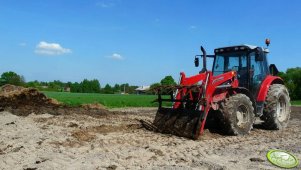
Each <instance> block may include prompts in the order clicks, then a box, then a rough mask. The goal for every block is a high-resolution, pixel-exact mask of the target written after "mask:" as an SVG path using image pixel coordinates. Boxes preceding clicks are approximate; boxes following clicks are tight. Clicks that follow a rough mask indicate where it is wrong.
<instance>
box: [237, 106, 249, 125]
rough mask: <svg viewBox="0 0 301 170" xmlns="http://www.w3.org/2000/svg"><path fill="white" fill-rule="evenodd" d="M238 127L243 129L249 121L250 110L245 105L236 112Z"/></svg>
mask: <svg viewBox="0 0 301 170" xmlns="http://www.w3.org/2000/svg"><path fill="white" fill-rule="evenodd" d="M236 119H237V126H239V127H243V126H244V125H245V124H246V123H247V122H248V121H249V119H248V109H247V107H246V106H244V105H240V106H239V107H238V109H237V111H236Z"/></svg>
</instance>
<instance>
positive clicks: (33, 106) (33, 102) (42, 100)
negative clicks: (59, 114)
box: [0, 84, 59, 115]
mask: <svg viewBox="0 0 301 170" xmlns="http://www.w3.org/2000/svg"><path fill="white" fill-rule="evenodd" d="M58 105H59V102H57V101H56V100H54V99H49V98H47V97H46V96H45V95H44V94H43V93H41V92H39V91H38V90H37V89H34V88H24V87H19V86H14V85H9V84H7V85H4V86H2V87H1V89H0V108H2V109H3V110H8V111H10V112H12V113H15V114H17V115H28V114H30V113H33V112H34V113H41V112H42V110H41V109H42V107H57V106H58Z"/></svg>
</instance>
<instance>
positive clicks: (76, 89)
mask: <svg viewBox="0 0 301 170" xmlns="http://www.w3.org/2000/svg"><path fill="white" fill-rule="evenodd" d="M70 88H71V89H70V90H71V92H73V93H82V92H83V91H82V87H81V84H79V83H78V82H75V83H72V85H71V87H70Z"/></svg>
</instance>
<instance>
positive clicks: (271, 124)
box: [261, 84, 290, 130]
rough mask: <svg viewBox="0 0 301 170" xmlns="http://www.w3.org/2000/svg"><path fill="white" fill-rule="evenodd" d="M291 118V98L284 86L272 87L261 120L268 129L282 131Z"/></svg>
mask: <svg viewBox="0 0 301 170" xmlns="http://www.w3.org/2000/svg"><path fill="white" fill-rule="evenodd" d="M289 118H290V97H289V93H288V90H287V88H286V87H285V86H284V85H282V84H273V85H271V86H270V88H269V91H268V94H267V97H266V100H265V103H264V110H263V115H262V117H261V119H262V120H263V121H264V126H265V128H266V129H270V130H280V129H283V128H285V127H286V126H287V123H288V120H289Z"/></svg>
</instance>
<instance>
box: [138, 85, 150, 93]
mask: <svg viewBox="0 0 301 170" xmlns="http://www.w3.org/2000/svg"><path fill="white" fill-rule="evenodd" d="M149 89H150V86H140V87H138V88H136V89H135V91H136V93H137V94H144V93H146V91H147V90H149Z"/></svg>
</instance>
